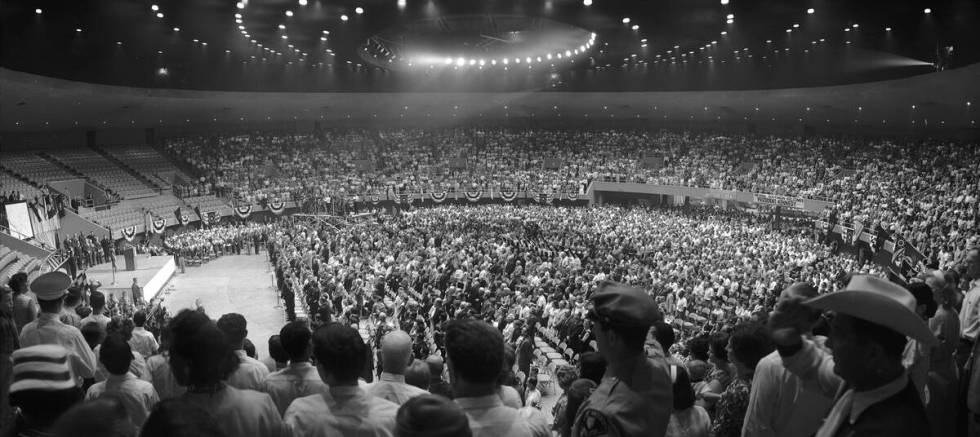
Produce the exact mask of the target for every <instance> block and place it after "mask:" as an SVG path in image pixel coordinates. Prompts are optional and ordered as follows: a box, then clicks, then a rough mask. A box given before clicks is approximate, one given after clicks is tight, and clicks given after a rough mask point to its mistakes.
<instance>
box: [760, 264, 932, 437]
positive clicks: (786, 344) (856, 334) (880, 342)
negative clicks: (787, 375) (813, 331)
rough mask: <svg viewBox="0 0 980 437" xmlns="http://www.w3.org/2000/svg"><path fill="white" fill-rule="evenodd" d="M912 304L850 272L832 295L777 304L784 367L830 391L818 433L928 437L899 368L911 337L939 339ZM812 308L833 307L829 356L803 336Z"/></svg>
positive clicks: (775, 325)
mask: <svg viewBox="0 0 980 437" xmlns="http://www.w3.org/2000/svg"><path fill="white" fill-rule="evenodd" d="M915 305H916V302H915V298H914V297H913V295H912V293H910V292H909V291H908V290H906V289H904V288H902V287H901V286H899V285H896V284H893V283H891V282H888V281H886V280H884V279H881V278H878V277H874V276H867V275H855V276H854V277H853V278H852V279H851V281H850V282H849V283H848V284H847V287H845V288H844V289H843V290H840V291H837V292H833V293H828V294H824V295H821V296H817V297H815V298H812V299H808V300H802V299H794V300H785V301H780V303H779V304H778V305H777V307H776V311H774V312H773V314H772V318H771V320H770V327H771V329H772V336H773V340H774V342H775V343H776V349H777V351H779V354H780V356H782V358H783V365H784V366H785V367H786V369H787V370H789V371H790V372H792V373H794V374H796V375H797V376H799V377H800V379H801V380H802V381H803V382H804V383H806V384H815V386H816V387H818V388H819V389H820V391H822V392H823V393H824V394H826V395H830V396H834V406H833V408H831V410H830V413H828V415H827V417H826V419H825V420H824V422H823V425H821V427H820V429H819V430H818V431H817V433H816V437H831V436H851V435H853V436H864V435H888V436H910V437H913V436H914V437H927V436H929V434H930V429H929V421H928V419H927V417H926V413H925V407H924V406H923V404H922V400H921V399H920V397H919V395H918V392H917V391H916V388H915V385H914V384H913V383H912V381H911V380H910V379H909V377H908V373H907V372H906V370H905V367H903V366H902V352H903V351H904V349H905V344H906V342H907V341H908V338H912V339H915V340H917V341H919V342H922V343H923V344H924V345H926V346H932V345H935V344H936V343H937V341H936V338H935V336H933V335H932V332H930V330H929V328H928V326H926V324H925V322H924V321H923V320H922V318H920V317H919V316H918V315H917V314H916V312H915ZM810 309H820V310H824V311H830V312H831V313H830V314H831V317H832V318H831V322H830V335H829V337H828V339H827V342H826V346H827V347H828V348H829V349H830V351H831V352H832V354H831V352H827V351H825V350H823V349H820V348H819V347H816V346H815V345H814V343H813V342H812V341H810V340H807V339H804V338H803V337H802V335H801V333H803V332H805V331H806V325H807V322H808V315H809V314H810V313H809V310H810ZM811 386H813V385H811Z"/></svg>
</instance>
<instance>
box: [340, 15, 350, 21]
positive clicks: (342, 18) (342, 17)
mask: <svg viewBox="0 0 980 437" xmlns="http://www.w3.org/2000/svg"><path fill="white" fill-rule="evenodd" d="M349 19H350V18H348V17H347V14H344V15H341V16H340V21H347V20H349Z"/></svg>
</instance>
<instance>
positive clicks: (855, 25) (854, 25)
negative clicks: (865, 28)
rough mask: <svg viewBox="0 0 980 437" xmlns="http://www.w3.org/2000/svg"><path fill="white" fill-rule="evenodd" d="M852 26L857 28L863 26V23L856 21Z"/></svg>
mask: <svg viewBox="0 0 980 437" xmlns="http://www.w3.org/2000/svg"><path fill="white" fill-rule="evenodd" d="M851 27H853V28H855V29H857V28H859V27H861V25H860V24H857V23H854V24H852V25H851Z"/></svg>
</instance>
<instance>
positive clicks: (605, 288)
mask: <svg viewBox="0 0 980 437" xmlns="http://www.w3.org/2000/svg"><path fill="white" fill-rule="evenodd" d="M591 300H592V305H593V308H592V309H591V310H590V311H589V313H588V317H589V320H591V321H592V322H593V330H594V332H595V336H596V342H597V343H598V346H599V353H600V354H601V355H602V357H603V358H605V360H606V361H607V362H608V363H609V364H608V367H607V370H606V374H605V375H604V376H603V378H602V382H601V383H600V384H599V386H598V387H597V388H596V389H595V391H593V392H592V395H591V396H589V398H588V399H586V400H585V402H583V404H582V406H581V407H580V408H579V410H578V413H577V414H576V416H575V421H574V424H573V425H572V436H575V437H593V436H653V437H661V436H663V435H664V434H665V433H666V432H667V424H668V422H669V421H670V413H671V409H672V406H673V385H672V384H671V380H670V374H669V367H668V365H667V362H666V360H665V359H664V358H663V357H657V358H648V357H647V355H646V353H645V351H644V343H645V341H646V338H647V332H648V331H649V330H650V327H651V326H653V324H654V323H655V322H656V321H658V320H661V319H662V318H663V316H662V314H661V313H660V310H659V309H658V308H657V304H656V302H654V300H653V298H652V297H650V296H649V295H648V294H647V293H646V292H644V291H643V290H640V289H638V288H635V287H632V286H629V285H626V284H622V283H618V282H608V281H607V282H603V283H601V284H600V285H599V287H598V289H597V291H596V293H595V294H594V295H593V296H592V298H591Z"/></svg>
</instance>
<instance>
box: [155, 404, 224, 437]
mask: <svg viewBox="0 0 980 437" xmlns="http://www.w3.org/2000/svg"><path fill="white" fill-rule="evenodd" d="M225 435H226V434H225V432H224V431H222V429H221V425H220V424H219V423H218V422H217V421H215V420H214V416H212V415H211V414H210V413H208V412H207V411H205V410H204V409H202V408H201V407H199V406H197V405H195V404H193V403H190V402H186V401H184V400H182V399H180V398H173V399H167V400H164V401H160V402H159V403H157V404H156V406H155V407H154V408H153V411H152V412H150V417H148V418H147V419H146V423H144V424H143V430H142V432H140V437H175V436H180V437H225Z"/></svg>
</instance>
